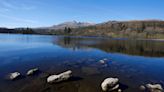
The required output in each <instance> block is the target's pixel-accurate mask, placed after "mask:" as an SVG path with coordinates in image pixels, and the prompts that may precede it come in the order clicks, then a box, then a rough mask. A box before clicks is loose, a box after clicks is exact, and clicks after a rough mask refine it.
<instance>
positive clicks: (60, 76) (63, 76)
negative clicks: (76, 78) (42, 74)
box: [47, 70, 72, 83]
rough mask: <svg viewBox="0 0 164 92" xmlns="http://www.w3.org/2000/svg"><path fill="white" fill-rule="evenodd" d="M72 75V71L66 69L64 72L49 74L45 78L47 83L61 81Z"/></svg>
mask: <svg viewBox="0 0 164 92" xmlns="http://www.w3.org/2000/svg"><path fill="white" fill-rule="evenodd" d="M71 76H72V71H71V70H69V71H66V72H64V73H61V74H58V75H51V76H49V77H48V78H47V82H48V83H57V82H61V81H65V80H68V79H69V78H70V77H71Z"/></svg>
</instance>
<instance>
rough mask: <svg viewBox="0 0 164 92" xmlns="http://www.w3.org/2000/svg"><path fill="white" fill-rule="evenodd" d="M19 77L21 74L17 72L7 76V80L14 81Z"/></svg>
mask: <svg viewBox="0 0 164 92" xmlns="http://www.w3.org/2000/svg"><path fill="white" fill-rule="evenodd" d="M20 75H21V74H20V73H19V72H14V73H10V74H9V79H10V80H14V79H16V78H18V77H19V76H20Z"/></svg>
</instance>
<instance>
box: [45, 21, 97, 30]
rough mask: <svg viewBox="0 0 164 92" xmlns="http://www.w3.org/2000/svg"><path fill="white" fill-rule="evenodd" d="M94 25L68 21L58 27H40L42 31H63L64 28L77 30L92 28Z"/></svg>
mask: <svg viewBox="0 0 164 92" xmlns="http://www.w3.org/2000/svg"><path fill="white" fill-rule="evenodd" d="M92 25H95V24H94V23H88V22H77V21H69V22H64V23H61V24H58V25H53V26H51V27H42V29H44V28H45V29H51V30H59V29H64V28H66V27H67V28H79V27H87V26H92Z"/></svg>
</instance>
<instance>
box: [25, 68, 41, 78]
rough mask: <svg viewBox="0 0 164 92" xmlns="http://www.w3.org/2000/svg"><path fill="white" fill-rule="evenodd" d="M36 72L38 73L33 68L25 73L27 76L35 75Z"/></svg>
mask: <svg viewBox="0 0 164 92" xmlns="http://www.w3.org/2000/svg"><path fill="white" fill-rule="evenodd" d="M37 71H39V69H38V68H34V69H30V70H29V71H28V72H27V75H28V76H29V75H33V74H34V73H36V72H37Z"/></svg>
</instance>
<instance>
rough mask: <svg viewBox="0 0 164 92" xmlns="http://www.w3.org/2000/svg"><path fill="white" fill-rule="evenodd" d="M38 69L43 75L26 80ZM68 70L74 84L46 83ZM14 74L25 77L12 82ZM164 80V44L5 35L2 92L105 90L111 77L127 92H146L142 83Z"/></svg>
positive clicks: (1, 37) (0, 46)
mask: <svg viewBox="0 0 164 92" xmlns="http://www.w3.org/2000/svg"><path fill="white" fill-rule="evenodd" d="M104 58H105V59H107V61H108V62H107V64H105V65H103V64H101V63H99V60H102V59H104ZM35 67H38V68H39V69H40V72H39V73H38V74H36V75H34V76H25V75H26V72H27V71H28V70H29V69H31V68H35ZM66 70H72V71H73V78H72V79H70V80H69V81H65V82H62V83H57V84H47V83H46V78H47V77H48V76H49V75H50V74H58V73H61V72H64V71H66ZM14 71H19V72H21V73H22V75H23V76H22V77H21V78H20V79H18V80H14V81H10V80H8V79H6V75H8V73H10V72H14ZM163 76H164V42H163V41H150V40H127V39H109V38H98V37H97V38H96V37H65V36H44V35H40V36H39V35H11V34H0V92H102V91H101V87H100V85H101V82H102V81H103V80H104V79H105V78H107V77H118V78H119V79H120V83H121V88H122V89H123V92H140V91H139V90H138V89H139V88H138V87H139V86H140V85H141V84H146V83H161V84H164V77H163Z"/></svg>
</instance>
